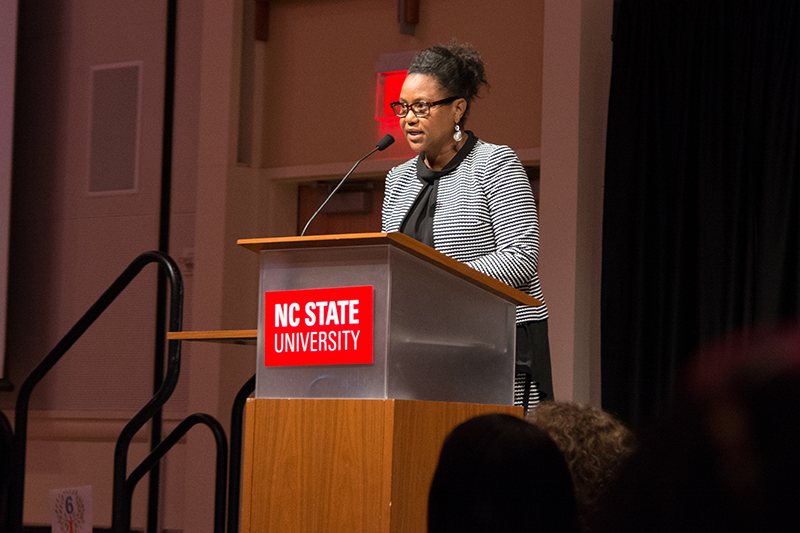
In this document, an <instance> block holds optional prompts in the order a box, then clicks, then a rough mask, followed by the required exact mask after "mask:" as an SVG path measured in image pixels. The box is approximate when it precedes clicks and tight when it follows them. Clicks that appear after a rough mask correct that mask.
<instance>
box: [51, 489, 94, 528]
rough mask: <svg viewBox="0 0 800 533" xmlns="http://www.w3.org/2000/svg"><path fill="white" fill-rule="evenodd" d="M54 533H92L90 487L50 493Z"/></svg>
mask: <svg viewBox="0 0 800 533" xmlns="http://www.w3.org/2000/svg"><path fill="white" fill-rule="evenodd" d="M50 519H51V522H52V526H53V532H54V533H92V487H89V486H87V487H75V488H71V489H53V490H51V491H50Z"/></svg>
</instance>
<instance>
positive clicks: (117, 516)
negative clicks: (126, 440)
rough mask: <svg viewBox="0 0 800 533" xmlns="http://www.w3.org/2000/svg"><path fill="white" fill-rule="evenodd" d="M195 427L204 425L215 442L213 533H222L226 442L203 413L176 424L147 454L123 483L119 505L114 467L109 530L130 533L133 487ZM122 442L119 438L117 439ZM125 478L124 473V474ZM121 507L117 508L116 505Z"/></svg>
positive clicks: (214, 422)
mask: <svg viewBox="0 0 800 533" xmlns="http://www.w3.org/2000/svg"><path fill="white" fill-rule="evenodd" d="M196 424H204V425H206V426H207V427H208V428H209V429H210V430H211V432H212V433H213V434H214V439H215V440H216V442H217V471H216V479H215V481H216V484H215V491H214V531H215V533H224V532H225V489H226V486H225V483H226V479H225V474H226V472H227V470H228V441H227V439H226V438H225V430H224V429H223V428H222V424H220V423H219V421H218V420H217V419H216V418H214V417H213V416H211V415H208V414H205V413H195V414H193V415H189V416H187V417H186V418H184V419H183V421H182V422H181V423H180V424H178V427H176V428H175V429H174V430H173V431H172V432H171V433H170V434H169V435H167V437H166V438H165V439H164V440H163V441H161V442H160V443H159V445H158V446H156V448H155V449H154V450H153V451H152V452H150V455H148V456H147V457H146V458H145V459H144V461H142V462H141V464H140V465H139V466H138V467H136V468H135V469H134V470H133V472H131V475H130V476H129V477H128V479H127V481H126V480H124V479H123V480H122V487H120V488H121V491H123V492H124V498H123V501H122V502H118V501H117V498H116V494H117V488H118V487H117V486H116V482H117V476H116V474H117V467H118V466H119V465H116V464H115V465H114V473H115V476H114V495H115V497H114V511H113V513H114V517H113V520H115V521H116V523H112V525H111V530H112V531H113V532H114V533H117V532H129V531H130V530H131V500H132V499H133V489H135V488H136V484H137V483H138V482H139V481H140V480H141V479H142V478H143V477H144V475H145V474H147V472H149V471H150V470H151V469H152V468H153V467H154V466H156V465H158V461H159V460H160V459H161V458H162V457H163V456H164V455H165V454H166V453H167V452H168V451H169V450H171V449H172V447H173V446H174V445H175V444H176V443H177V442H178V441H179V440H180V439H181V438H182V437H183V436H184V435H185V434H186V433H187V432H188V431H189V429H191V428H192V427H193V426H195V425H196ZM120 439H122V436H120ZM123 475H124V471H123ZM117 504H120V505H117Z"/></svg>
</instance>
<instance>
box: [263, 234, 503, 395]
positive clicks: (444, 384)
mask: <svg viewBox="0 0 800 533" xmlns="http://www.w3.org/2000/svg"><path fill="white" fill-rule="evenodd" d="M363 285H370V286H372V287H373V297H374V301H373V315H374V316H373V324H374V332H373V342H374V349H373V363H372V364H357V365H322V366H319V365H317V366H280V367H267V366H265V364H264V306H263V301H264V298H263V296H264V293H265V291H279V290H280V291H282V290H301V289H310V288H330V287H348V286H363ZM259 286H260V295H261V297H260V298H259V302H260V304H259V322H258V341H257V349H258V352H257V353H258V356H257V370H256V391H255V396H256V398H358V399H389V398H392V399H408V400H431V401H450V402H469V403H488V404H497V405H512V404H513V399H514V398H513V388H514V349H515V346H514V343H515V340H516V335H515V323H514V322H515V308H514V305H513V304H511V303H509V302H507V301H505V300H503V299H501V298H498V297H497V296H495V295H493V294H490V293H488V292H487V291H485V290H483V289H481V288H480V287H477V286H475V285H474V284H471V283H469V282H467V281H465V280H462V279H460V278H457V277H455V276H453V275H452V274H450V273H447V272H445V271H443V270H441V269H439V268H437V267H436V266H434V265H432V264H430V263H428V262H426V261H424V260H422V259H419V258H417V257H415V256H413V255H411V254H408V253H406V252H404V251H402V250H399V249H397V248H396V247H393V246H390V245H385V244H379V245H369V246H363V245H362V246H342V247H335V248H305V249H292V250H264V251H262V252H261V273H260V285H259Z"/></svg>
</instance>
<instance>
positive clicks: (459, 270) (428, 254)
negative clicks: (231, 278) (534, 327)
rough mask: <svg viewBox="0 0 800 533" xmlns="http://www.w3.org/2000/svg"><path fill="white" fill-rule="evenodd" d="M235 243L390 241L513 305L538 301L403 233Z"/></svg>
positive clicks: (304, 245)
mask: <svg viewBox="0 0 800 533" xmlns="http://www.w3.org/2000/svg"><path fill="white" fill-rule="evenodd" d="M236 242H237V244H239V245H240V246H243V247H244V248H247V249H248V250H252V251H254V252H256V253H260V252H261V251H264V250H292V249H311V248H331V247H339V246H369V245H376V244H381V245H391V246H394V247H396V248H398V249H401V250H403V251H405V252H407V253H409V254H411V255H414V256H416V257H418V258H420V259H422V260H424V261H427V262H428V263H430V264H432V265H435V266H437V267H439V268H441V269H443V270H445V271H447V272H450V273H451V274H453V275H455V276H457V277H459V278H461V279H464V280H466V281H468V282H470V283H472V284H474V285H477V286H479V287H482V288H483V289H485V290H487V291H489V292H491V293H493V294H495V295H497V296H499V297H501V298H503V299H505V300H507V301H509V302H511V303H513V304H514V305H532V306H538V305H542V302H540V301H539V300H538V299H536V298H534V297H533V296H530V295H529V294H526V293H524V292H522V291H520V290H517V289H515V288H514V287H511V286H510V285H506V284H505V283H503V282H502V281H499V280H496V279H494V278H493V277H491V276H487V275H486V274H484V273H482V272H478V271H477V270H475V269H474V268H472V267H469V266H467V265H465V264H464V263H462V262H460V261H457V260H455V259H453V258H452V257H449V256H447V255H445V254H443V253H441V252H439V251H436V250H434V249H433V248H431V247H430V246H426V245H424V244H422V243H421V242H419V241H417V240H415V239H412V238H411V237H409V236H408V235H405V234H403V233H397V232H393V233H347V234H337V235H311V236H305V237H270V238H261V239H239V240H238V241H236Z"/></svg>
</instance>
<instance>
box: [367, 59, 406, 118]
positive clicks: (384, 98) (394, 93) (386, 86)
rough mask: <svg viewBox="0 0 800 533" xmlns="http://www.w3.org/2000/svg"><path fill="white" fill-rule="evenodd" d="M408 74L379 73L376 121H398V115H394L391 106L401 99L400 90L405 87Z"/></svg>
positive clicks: (403, 72)
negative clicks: (404, 83)
mask: <svg viewBox="0 0 800 533" xmlns="http://www.w3.org/2000/svg"><path fill="white" fill-rule="evenodd" d="M407 74H408V70H392V71H388V72H378V82H377V84H376V90H375V120H386V119H393V120H397V115H395V114H394V111H392V107H391V106H390V105H389V104H391V103H392V102H396V101H398V100H399V99H400V89H401V88H402V87H403V82H404V81H405V80H406V75H407Z"/></svg>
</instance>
